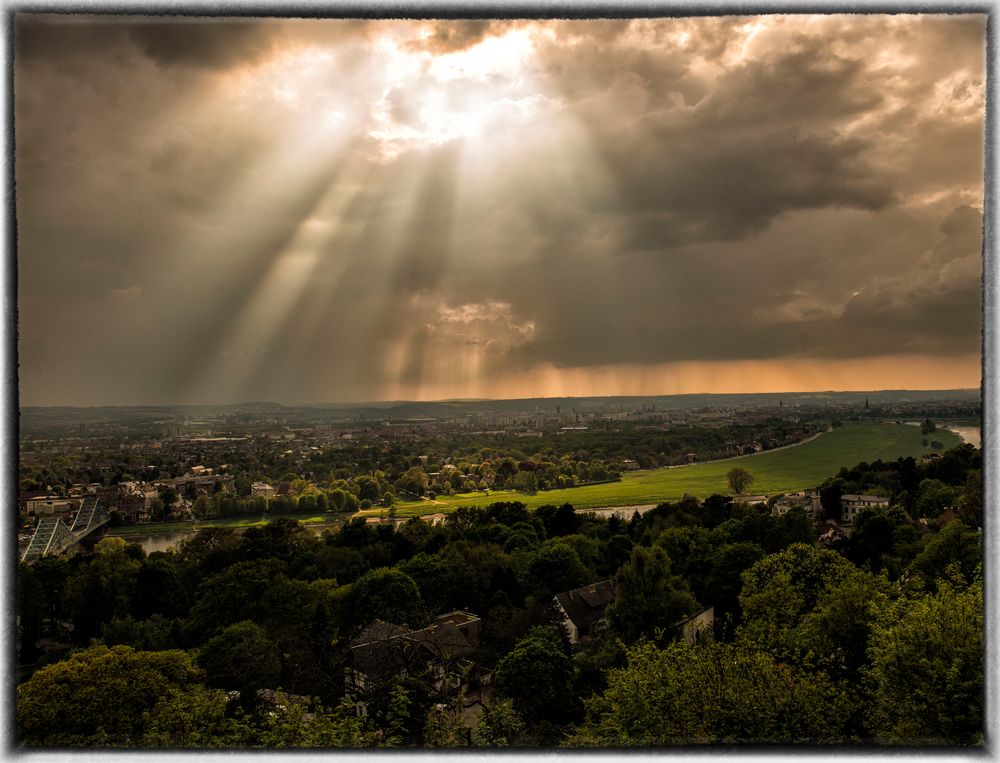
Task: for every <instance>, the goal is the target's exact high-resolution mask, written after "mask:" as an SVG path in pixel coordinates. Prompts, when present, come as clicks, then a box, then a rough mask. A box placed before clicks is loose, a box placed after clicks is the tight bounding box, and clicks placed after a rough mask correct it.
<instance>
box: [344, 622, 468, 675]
mask: <svg viewBox="0 0 1000 763" xmlns="http://www.w3.org/2000/svg"><path fill="white" fill-rule="evenodd" d="M478 621H479V618H478V617H476V616H475V615H471V614H469V613H467V612H449V613H448V614H446V615H442V616H441V617H438V618H436V619H435V621H434V622H433V623H431V625H429V626H427V627H426V628H421V629H420V630H416V631H411V630H410V629H409V627H408V626H406V625H395V624H393V623H387V622H385V621H384V620H373V621H372V622H371V623H369V624H368V625H367V626H366V627H365V629H364V630H363V631H361V633H360V634H358V636H357V637H356V638H355V639H354V640H353V641H352V642H351V644H350V655H351V659H352V661H353V663H354V668H355V670H358V671H359V672H361V673H364V674H365V675H367V676H368V677H369V678H370V679H375V680H379V679H382V678H388V677H391V676H392V675H395V674H398V673H401V672H405V671H406V670H407V669H408V668H410V667H411V666H412V665H414V664H417V663H423V664H426V663H427V662H428V661H429V660H438V661H442V662H450V661H451V660H454V659H456V658H462V657H468V656H470V655H472V654H473V653H474V652H475V648H476V645H475V635H474V634H471V636H470V635H466V633H464V632H463V631H462V629H461V627H460V626H466V625H468V624H470V623H478Z"/></svg>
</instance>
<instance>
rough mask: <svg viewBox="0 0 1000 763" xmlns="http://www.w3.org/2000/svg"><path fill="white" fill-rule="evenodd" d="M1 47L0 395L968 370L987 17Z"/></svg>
mask: <svg viewBox="0 0 1000 763" xmlns="http://www.w3.org/2000/svg"><path fill="white" fill-rule="evenodd" d="M14 35H15V37H14V68H13V74H14V76H13V89H14V100H13V114H14V131H15V149H14V175H15V182H16V188H15V194H16V196H15V214H16V234H17V240H16V250H17V266H18V273H17V277H18V281H17V305H18V362H19V394H20V402H21V404H22V405H108V404H110V405H115V404H118V405H129V404H165V403H166V404H169V403H231V402H240V401H251V400H269V401H274V402H280V403H286V404H298V403H310V402H312V403H328V402H347V401H372V400H402V399H410V400H434V399H448V398H511V397H535V396H563V395H567V396H572V395H587V396H590V395H653V394H675V393H687V392H761V391H796V390H802V391H810V390H867V389H918V388H922V389H949V388H958V387H976V386H979V383H980V379H981V321H982V267H983V259H982V209H983V193H984V158H983V157H984V152H983V130H984V80H985V36H986V17H985V16H984V15H950V16H944V15H892V16H890V15H825V16H824V15H818V16H816V15H763V16H732V17H697V18H653V19H633V20H587V21H585V20H554V21H553V20H546V21H519V20H513V21H497V20H493V21H490V20H477V21H434V20H422V21H421V20H416V21H413V20H408V21H404V20H388V21H387V20H378V21H374V20H372V21H363V20H331V19H326V20H319V19H312V20H309V19H305V20H303V19H282V18H271V19H239V20H219V19H194V18H188V19H172V20H171V19H161V18H155V17H121V16H119V17H101V16H87V15H64V16H56V15H40V14H39V15H32V14H17V15H16V17H15V24H14Z"/></svg>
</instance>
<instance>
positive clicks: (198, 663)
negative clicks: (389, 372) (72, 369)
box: [17, 453, 983, 747]
mask: <svg viewBox="0 0 1000 763" xmlns="http://www.w3.org/2000/svg"><path fill="white" fill-rule="evenodd" d="M957 457H958V458H959V459H960V460H961V459H963V458H964V456H963V455H962V454H961V453H960V454H958V456H957ZM963 463H966V465H967V468H966V469H965V472H964V473H961V474H959V471H961V470H958V471H956V472H955V473H949V479H951V480H953V481H954V483H955V484H965V483H966V482H967V481H968V480H969V479H970V475H971V474H972V473H973V471H974V467H973V466H972V464H973V463H974V460H973V459H965V460H964V461H963ZM868 471H869V470H867V469H859V472H858V474H859V475H861V474H866V473H868ZM845 481H846V480H845ZM918 484H919V483H918ZM948 484H951V483H948ZM969 500H971V498H969ZM946 518H947V517H941V518H940V519H941V520H942V521H943V520H944V519H946ZM609 578H610V579H612V580H613V581H614V587H615V592H616V596H615V601H614V603H613V604H612V605H611V606H610V607H609V609H608V611H607V619H608V624H607V627H606V628H605V629H603V630H598V631H597V632H596V633H595V634H594V635H593V637H592V638H591V639H590V640H589V642H587V643H586V645H585V646H584V647H583V648H581V649H579V650H578V651H573V650H571V649H570V648H569V644H568V642H567V640H566V634H565V633H563V632H562V630H561V628H560V627H559V626H558V624H557V622H558V617H557V616H556V614H555V612H554V611H553V608H552V606H551V603H552V597H553V595H554V594H555V593H558V592H560V591H565V590H569V589H572V588H575V587H578V586H581V585H584V584H587V583H590V582H595V581H599V580H605V579H609ZM707 606H714V608H715V616H716V628H715V634H714V638H713V639H710V640H709V641H708V642H707V643H703V644H698V645H687V644H684V643H680V642H678V641H677V640H676V629H675V627H674V626H675V624H676V623H677V622H678V621H680V620H682V619H683V618H685V617H687V616H689V615H691V614H693V613H695V612H698V611H699V610H701V609H702V608H703V607H707ZM17 607H18V615H19V624H20V632H19V642H20V662H21V663H22V666H23V668H22V669H23V670H24V671H25V675H26V676H27V675H28V674H30V677H28V678H27V680H24V681H23V682H22V683H21V684H20V686H19V687H18V700H17V734H18V739H19V741H20V743H21V744H24V745H29V746H64V745H67V746H98V747H100V746H109V747H142V746H170V747H181V746H195V747H226V746H236V747H241V746H251V747H252V746H261V747H278V746H320V747H327V746H329V747H336V746H352V747H377V746H386V747H389V746H409V747H413V746H431V747H443V746H461V745H468V744H474V745H483V746H506V745H528V746H537V745H573V746H580V745H584V746H586V745H598V746H608V745H629V746H631V745H670V744H685V743H731V742H747V741H770V742H782V743H789V742H807V743H837V744H841V743H861V744H865V743H880V744H882V743H884V744H892V743H903V744H914V743H918V744H977V743H981V741H982V686H983V611H982V577H981V534H980V533H979V532H978V531H977V530H975V529H972V527H970V526H967V525H966V524H965V523H964V522H963V521H962V520H961V519H953V520H952V521H949V522H946V523H943V524H940V523H939V522H938V521H930V522H927V523H921V522H914V521H912V518H909V517H907V516H906V514H905V513H904V512H903V511H902V510H901V509H900V508H892V509H889V510H880V511H868V512H865V513H863V514H862V515H861V517H859V519H858V522H857V524H856V529H855V531H854V533H853V534H852V535H851V536H850V538H848V539H847V540H846V541H844V542H843V543H842V544H841V545H840V546H838V547H836V548H823V547H821V546H820V545H819V544H818V543H817V529H816V527H815V526H814V525H813V523H812V522H811V521H809V520H808V519H807V518H806V517H805V516H804V515H803V514H802V513H801V512H798V511H792V512H789V513H788V514H786V515H785V516H783V517H772V516H770V515H769V514H767V513H766V511H765V510H763V509H762V508H758V507H750V506H746V505H744V504H738V503H733V502H732V501H731V499H729V498H725V497H722V496H712V497H710V498H709V499H707V500H705V501H698V500H696V499H694V498H685V499H684V500H682V501H678V502H675V503H667V504H662V505H660V506H658V507H657V508H656V509H654V510H652V511H649V512H647V513H646V514H643V515H638V514H636V515H633V516H632V517H631V518H630V519H628V520H624V519H619V518H616V517H611V518H608V519H605V518H600V517H597V516H594V515H587V514H581V513H577V512H576V511H575V510H574V509H573V507H572V506H570V505H568V504H566V505H563V506H560V507H556V506H545V507H541V508H539V509H537V510H536V511H533V512H529V511H527V510H526V509H525V507H524V506H523V505H522V504H520V503H516V502H515V503H494V504H492V505H490V506H488V507H487V508H485V509H476V508H473V509H460V510H458V511H456V512H454V513H453V514H450V515H449V516H448V517H447V519H446V520H445V521H444V522H443V523H441V524H438V525H430V524H428V523H425V522H422V521H420V520H416V519H414V520H411V521H408V522H406V523H403V524H401V525H400V526H399V527H398V528H396V529H394V528H393V527H392V526H390V525H387V524H385V525H383V524H379V525H372V524H367V523H365V522H364V521H357V520H356V521H352V522H350V523H348V524H347V525H345V526H344V527H342V528H340V529H339V531H337V532H332V531H328V532H326V533H324V535H322V536H319V537H317V536H313V535H311V534H310V533H308V532H307V531H306V530H305V529H304V528H303V527H302V526H301V525H299V524H298V523H297V522H295V521H294V520H277V521H274V522H271V523H269V524H267V525H263V526H259V527H252V528H249V529H247V530H246V532H244V533H243V534H242V535H240V534H237V533H235V532H233V531H232V530H229V529H212V530H205V531H202V532H199V533H198V534H197V535H196V536H194V537H193V538H192V539H191V540H189V541H187V542H186V543H185V544H184V545H183V546H182V547H181V548H180V549H179V550H178V551H176V552H170V553H153V554H150V555H146V554H144V553H143V551H142V549H141V548H140V547H139V546H137V545H127V544H126V543H125V542H124V541H123V540H121V539H115V538H109V539H105V540H103V541H101V542H100V543H98V544H97V547H96V548H95V551H94V553H93V554H90V555H85V556H77V557H72V558H70V559H63V558H52V557H48V558H44V559H42V560H40V561H39V562H37V563H35V564H33V565H30V566H25V565H22V566H20V567H19V570H18V578H17ZM453 610H465V611H468V612H471V613H474V614H475V615H477V616H478V617H480V618H481V629H480V634H479V639H478V644H477V647H476V651H475V654H474V656H473V657H472V662H473V663H474V664H475V665H476V666H477V675H479V676H481V678H479V679H477V680H479V681H481V682H482V683H481V686H482V685H485V686H487V687H488V688H489V689H490V690H491V694H489V693H488V694H486V695H484V696H487V697H488V699H487V700H486V701H485V703H484V704H486V709H485V711H484V712H483V714H482V716H481V718H480V720H479V722H478V723H477V724H476V725H475V726H474V728H472V729H471V730H470V731H469V732H468V733H465V732H464V729H463V725H462V712H461V711H462V706H461V696H457V697H456V696H455V694H454V693H448V692H446V691H443V690H441V689H439V688H437V685H436V683H435V681H434V677H433V675H431V674H424V673H419V672H416V673H412V674H407V675H401V676H397V677H395V678H392V679H388V680H385V681H383V682H380V683H379V684H377V685H374V686H370V687H369V688H368V692H367V695H366V697H365V702H366V707H367V713H366V714H365V715H364V716H361V717H359V716H358V715H357V714H356V713H355V711H354V706H353V704H352V702H351V701H350V699H349V698H348V695H347V687H346V685H345V668H346V666H347V665H348V662H347V659H348V648H349V645H350V643H351V641H352V639H353V638H354V637H355V636H356V635H357V634H358V633H359V632H360V631H361V629H363V628H364V627H365V626H366V625H367V624H369V623H370V622H372V621H373V620H375V619H381V620H383V621H385V622H388V623H406V624H407V625H409V626H410V627H411V628H419V627H421V626H424V625H426V624H427V623H429V622H430V621H431V620H432V618H434V617H435V616H436V615H440V614H442V613H445V612H450V611H453ZM67 634H68V637H69V638H70V639H71V640H72V643H73V644H74V645H75V646H76V649H77V650H76V651H74V652H72V653H71V654H70V655H69V656H68V657H62V655H60V654H57V653H54V654H52V655H50V656H46V654H45V653H44V651H42V646H43V645H44V644H45V643H46V640H52V639H60V638H65V637H67ZM481 686H479V688H481Z"/></svg>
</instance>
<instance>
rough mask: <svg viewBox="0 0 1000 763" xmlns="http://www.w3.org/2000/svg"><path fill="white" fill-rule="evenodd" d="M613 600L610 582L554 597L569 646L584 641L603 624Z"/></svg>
mask: <svg viewBox="0 0 1000 763" xmlns="http://www.w3.org/2000/svg"><path fill="white" fill-rule="evenodd" d="M614 600H615V587H614V583H612V582H611V581H610V580H602V581H601V582H599V583H592V584H591V585H587V586H583V587H581V588H574V589H573V590H572V591H563V592H562V593H557V594H556V595H555V597H554V599H553V604H554V606H555V609H556V612H557V614H558V615H559V616H560V617H561V618H562V626H563V629H564V630H565V631H566V635H567V636H568V637H569V643H570V645H571V646H576V645H577V644H581V643H583V642H584V641H586V639H587V637H588V636H589V635H590V631H591V630H592V629H593V627H594V626H595V625H596V624H597V623H600V622H604V613H605V610H606V609H607V608H608V605H609V604H611V602H613V601H614Z"/></svg>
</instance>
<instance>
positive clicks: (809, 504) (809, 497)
mask: <svg viewBox="0 0 1000 763" xmlns="http://www.w3.org/2000/svg"><path fill="white" fill-rule="evenodd" d="M792 509H802V510H803V511H804V512H805V513H806V516H807V517H809V518H810V519H812V520H814V521H815V520H818V519H820V518H821V517H822V516H823V506H822V504H821V503H820V500H819V491H818V490H806V491H804V492H800V493H789V494H788V495H783V496H781V497H780V498H778V499H777V500H776V501H775V502H774V504H773V505H772V506H771V515H772V516H775V517H782V516H784V515H785V514H787V513H788V512H789V511H791V510H792Z"/></svg>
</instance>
